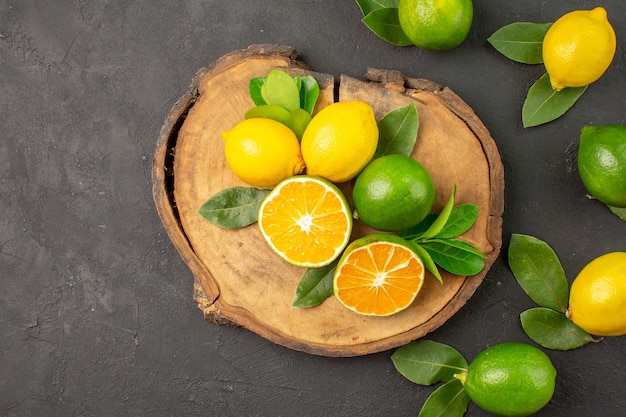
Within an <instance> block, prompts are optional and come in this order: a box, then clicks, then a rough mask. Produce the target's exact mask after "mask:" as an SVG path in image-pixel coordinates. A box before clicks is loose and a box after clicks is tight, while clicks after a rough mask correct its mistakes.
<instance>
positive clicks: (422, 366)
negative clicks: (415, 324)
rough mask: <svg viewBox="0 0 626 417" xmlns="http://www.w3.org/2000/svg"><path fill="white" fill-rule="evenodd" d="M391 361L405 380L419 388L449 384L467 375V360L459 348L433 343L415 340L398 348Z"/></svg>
mask: <svg viewBox="0 0 626 417" xmlns="http://www.w3.org/2000/svg"><path fill="white" fill-rule="evenodd" d="M391 360H392V362H393V364H394V366H395V367H396V369H397V370H398V372H400V373H401V374H402V375H403V376H404V377H405V378H407V379H408V380H409V381H412V382H414V383H416V384H420V385H432V384H435V383H437V382H448V381H451V380H453V379H455V378H454V375H455V374H458V373H462V372H467V367H468V365H467V361H466V360H465V358H464V357H463V355H461V354H460V353H459V352H458V351H457V350H456V349H454V348H453V347H451V346H448V345H446V344H443V343H439V342H434V341H431V340H416V341H414V342H410V343H409V344H407V345H404V346H402V347H399V348H398V349H396V351H395V352H394V353H393V355H391Z"/></svg>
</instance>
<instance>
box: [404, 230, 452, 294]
mask: <svg viewBox="0 0 626 417" xmlns="http://www.w3.org/2000/svg"><path fill="white" fill-rule="evenodd" d="M407 242H408V243H409V246H411V247H412V248H413V251H414V252H415V253H416V254H417V256H419V257H420V259H421V260H422V262H423V263H424V268H426V269H427V270H428V271H429V272H430V273H431V274H433V275H434V276H435V278H437V281H439V282H440V283H441V284H443V278H442V277H441V273H439V269H438V268H437V265H436V264H435V261H433V258H432V257H431V256H430V254H429V253H428V252H427V251H426V249H424V248H422V247H421V246H420V245H419V244H417V243H415V242H413V241H410V240H407Z"/></svg>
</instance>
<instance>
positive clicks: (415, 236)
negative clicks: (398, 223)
mask: <svg viewBox="0 0 626 417" xmlns="http://www.w3.org/2000/svg"><path fill="white" fill-rule="evenodd" d="M437 217H439V215H438V214H435V213H429V214H427V215H426V217H424V220H422V221H421V222H419V223H418V224H417V225H416V226H413V227H411V228H410V229H407V230H402V231H401V232H400V233H399V235H400V236H401V237H403V238H405V239H407V240H419V238H421V237H422V235H423V234H424V233H425V232H426V231H427V230H428V229H429V228H430V226H432V224H433V223H434V222H435V220H437Z"/></svg>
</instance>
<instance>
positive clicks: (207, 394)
mask: <svg viewBox="0 0 626 417" xmlns="http://www.w3.org/2000/svg"><path fill="white" fill-rule="evenodd" d="M474 4H475V16H474V24H473V27H472V30H471V32H470V35H469V37H468V39H467V40H466V42H465V43H463V44H462V45H461V46H460V47H458V48H456V49H454V50H452V51H448V52H444V53H437V52H425V51H422V50H420V49H418V48H415V47H405V48H400V47H394V46H392V45H390V44H387V43H385V42H384V41H382V40H380V39H379V38H377V37H376V36H375V35H374V34H372V33H371V32H370V31H369V30H368V29H367V28H366V27H365V26H364V25H363V24H362V23H361V22H360V18H361V17H362V16H361V14H360V10H359V8H358V6H357V4H356V2H355V1H351V0H343V1H337V0H272V1H262V2H261V1H252V0H228V1H215V0H187V1H172V0H107V1H94V0H47V1H37V0H0V127H1V135H2V138H1V140H0V195H1V200H0V277H1V279H2V281H1V282H2V289H1V290H0V415H1V416H184V415H196V416H200V415H202V416H412V415H417V413H418V411H419V409H420V408H421V406H422V404H423V402H424V401H425V399H426V398H427V396H428V395H429V394H430V392H432V389H433V388H431V387H420V386H417V385H414V384H412V383H410V382H409V381H408V380H406V379H404V378H403V377H402V376H401V375H400V374H399V373H397V372H396V370H395V369H394V367H393V365H392V363H391V360H390V356H391V353H392V352H383V353H379V354H373V355H368V356H365V357H357V358H348V359H332V358H324V357H317V356H311V355H307V354H304V353H300V352H295V351H292V350H289V349H286V348H283V347H281V346H277V345H274V344H272V343H269V342H267V341H266V340H264V339H262V338H260V337H258V336H256V335H255V334H253V333H251V332H249V331H247V330H245V329H233V328H227V327H219V326H216V325H213V324H209V323H207V322H205V321H204V320H203V317H202V314H201V312H200V311H199V310H198V309H197V308H196V305H195V303H194V302H193V300H192V283H193V277H192V275H191V273H190V272H189V270H188V268H187V267H186V265H185V264H184V263H183V261H182V260H181V259H180V257H179V256H178V254H177V252H176V250H175V249H174V247H173V246H172V244H171V243H170V241H169V238H168V236H167V234H166V232H165V230H164V228H163V226H162V224H161V222H160V220H159V218H158V215H157V213H156V210H155V207H154V203H153V200H152V195H151V175H150V170H151V163H152V157H153V153H154V149H155V145H156V139H157V136H158V133H159V129H160V127H161V124H162V122H163V119H164V118H165V116H166V115H167V113H168V111H169V109H170V107H171V106H172V105H173V103H174V102H175V101H176V100H177V99H178V97H180V95H182V93H183V92H184V91H185V90H186V88H187V86H188V84H189V82H190V81H191V78H192V76H193V75H194V73H195V72H196V71H197V70H198V69H199V68H201V67H203V66H206V65H208V64H210V63H211V62H213V61H214V60H216V59H217V58H219V57H220V56H222V55H223V54H225V53H228V52H230V51H233V50H236V49H241V48H245V47H247V46H248V45H249V44H253V43H278V44H286V45H291V46H293V47H295V48H297V49H299V50H300V51H302V54H303V55H302V59H303V60H304V61H305V62H307V63H308V64H310V65H311V66H312V67H313V68H315V69H316V70H317V71H319V72H326V73H331V74H333V75H335V76H338V75H339V74H342V73H343V74H347V75H350V76H353V77H361V76H362V75H363V74H364V73H365V71H366V69H367V67H377V68H390V69H397V70H400V71H402V72H404V73H405V74H407V75H409V76H412V77H422V78H428V79H431V80H433V81H435V82H437V83H439V84H442V85H445V86H448V87H450V88H452V90H454V91H455V92H456V93H457V94H458V95H460V96H461V97H462V98H463V99H464V100H465V101H466V102H467V103H468V104H469V105H470V106H471V107H472V108H473V109H474V110H475V112H476V114H477V115H478V116H479V117H480V118H481V119H482V120H483V122H484V123H485V125H486V126H487V128H488V129H489V130H490V132H491V134H492V136H493V137H494V139H495V141H496V142H497V144H498V147H499V150H500V152H501V156H502V160H503V163H504V167H505V179H506V205H505V215H504V236H503V240H504V247H503V255H502V256H501V257H500V259H498V260H497V261H496V263H495V264H494V266H493V268H492V269H491V270H490V272H489V273H488V275H487V277H486V279H485V281H484V283H483V284H482V286H481V287H480V288H479V289H478V291H477V292H476V294H475V295H474V296H473V298H471V299H470V301H469V302H468V304H467V305H466V306H465V307H464V308H462V309H461V310H460V311H459V313H458V314H457V315H455V316H454V317H453V318H452V319H450V320H449V321H448V322H447V323H446V324H445V325H444V326H443V327H441V328H440V329H438V330H437V331H435V332H433V333H431V334H430V335H428V338H429V339H432V340H437V341H440V342H444V343H448V344H450V345H452V346H453V347H455V348H457V349H458V350H459V351H461V353H463V354H464V355H465V356H466V357H467V358H468V359H469V360H471V359H472V358H473V357H474V356H475V355H476V354H477V353H478V352H479V351H481V350H483V349H485V348H486V347H488V346H490V345H493V344H496V343H499V342H504V341H522V342H529V343H531V342H530V340H529V339H528V338H527V337H526V336H525V334H524V333H523V331H522V329H521V326H520V323H519V313H520V312H522V311H523V310H525V309H527V308H530V307H532V306H533V303H532V302H531V301H530V300H529V299H528V297H526V295H525V294H524V293H523V292H522V290H521V289H520V288H519V286H518V285H517V283H516V281H515V279H514V277H513V275H512V274H511V272H510V270H509V268H508V265H507V262H506V256H505V254H506V250H507V246H508V242H509V239H510V236H511V234H512V233H526V234H531V235H534V236H536V237H538V238H540V239H543V240H545V241H546V242H548V243H549V244H550V245H551V246H552V247H553V248H554V249H555V251H556V252H557V254H558V255H559V257H560V259H561V261H562V263H563V265H564V268H565V270H566V273H567V275H568V278H569V279H570V280H572V279H573V278H574V277H575V275H576V274H577V273H578V271H579V270H580V269H581V268H582V267H583V266H584V265H585V264H586V263H587V262H589V261H590V260H591V259H593V258H594V257H596V256H599V255H601V254H603V253H606V252H609V251H614V250H625V249H626V237H625V236H626V223H624V222H623V221H620V220H619V219H618V218H617V217H616V216H614V215H612V214H611V213H609V212H608V210H607V209H606V208H604V207H603V206H602V205H601V204H599V203H596V202H593V201H589V200H587V198H586V197H585V190H584V188H583V186H582V183H581V182H580V180H579V177H578V173H577V169H576V164H575V161H576V160H575V156H576V148H577V144H578V136H579V131H580V129H581V128H582V127H583V126H584V125H586V124H588V123H623V122H624V117H625V115H626V111H625V110H626V109H625V104H624V99H623V97H624V95H625V93H626V68H625V64H626V62H625V54H624V52H625V50H624V47H625V46H626V4H625V3H623V1H622V0H603V1H602V2H598V3H595V2H588V1H582V0H579V1H574V0H567V1H542V0H527V1H523V2H522V1H518V0H475V1H474ZM596 5H603V6H604V7H605V8H606V9H607V11H608V14H609V18H610V20H611V22H612V23H613V25H614V27H615V29H616V32H617V37H618V49H617V54H616V56H615V60H614V61H613V64H612V66H611V67H610V68H609V70H608V71H607V73H606V74H605V75H604V76H603V77H602V78H601V79H600V80H599V81H598V82H596V83H594V84H593V85H591V86H590V88H589V89H588V90H587V92H586V93H585V94H584V95H583V97H582V98H581V99H580V100H579V102H578V103H577V104H576V105H575V107H574V108H573V109H571V110H570V111H569V112H568V113H567V114H566V115H565V116H564V117H562V118H561V119H559V120H557V121H555V122H553V123H550V124H547V125H544V126H541V127H536V128H532V129H524V128H522V126H521V116H520V114H521V107H522V103H523V101H524V98H525V95H526V92H527V90H528V88H529V87H530V85H531V84H532V83H533V82H534V81H535V80H536V79H537V78H538V77H539V76H540V75H541V74H542V73H543V67H542V66H528V65H522V64H517V63H514V62H512V61H509V60H507V59H506V58H504V57H503V56H501V55H500V54H498V53H497V52H496V51H495V50H494V49H493V48H492V47H491V46H490V45H489V44H488V43H487V41H486V39H487V37H488V36H489V35H491V34H492V33H493V32H494V31H496V30H497V29H498V28H500V27H502V26H504V25H506V24H509V23H513V22H517V21H532V22H551V21H554V20H555V19H556V18H558V17H559V16H561V15H562V14H564V13H565V12H568V11H570V10H573V9H580V8H586V9H589V8H592V7H595V6H596ZM625 314H626V313H625ZM547 353H548V355H549V356H550V358H551V359H552V360H553V362H554V364H555V366H556V368H557V369H558V379H557V387H556V393H555V395H554V398H553V400H552V401H551V402H550V403H549V405H548V406H547V407H546V408H545V409H543V410H542V411H541V412H540V413H539V414H538V415H539V416H550V417H559V416H568V417H583V416H584V417H589V416H602V417H617V416H620V417H623V416H624V415H626V337H613V338H606V339H604V340H603V341H602V342H600V343H597V344H590V345H587V346H585V347H583V348H580V349H577V350H574V351H568V352H557V351H547ZM466 415H467V416H472V417H473V416H485V415H486V413H484V412H482V411H481V410H480V409H478V407H476V406H475V405H471V406H470V408H469V410H468V412H467V414H466Z"/></svg>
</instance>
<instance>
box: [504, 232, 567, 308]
mask: <svg viewBox="0 0 626 417" xmlns="http://www.w3.org/2000/svg"><path fill="white" fill-rule="evenodd" d="M508 260H509V266H510V268H511V271H513V275H515V278H516V279H517V282H518V283H519V285H520V286H521V287H522V289H523V290H524V292H525V293H526V294H527V295H528V296H529V297H530V298H531V299H532V300H533V301H534V302H535V303H537V304H538V305H539V306H541V307H546V308H550V309H552V310H555V311H561V312H565V310H566V309H567V305H568V299H569V287H568V282H567V278H566V277H565V271H564V270H563V266H562V265H561V262H560V261H559V258H558V257H557V255H556V253H554V251H553V250H552V248H551V247H550V246H548V244H547V243H545V242H544V241H542V240H539V239H537V238H535V237H533V236H527V235H521V234H513V235H512V236H511V243H510V245H509V254H508Z"/></svg>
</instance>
